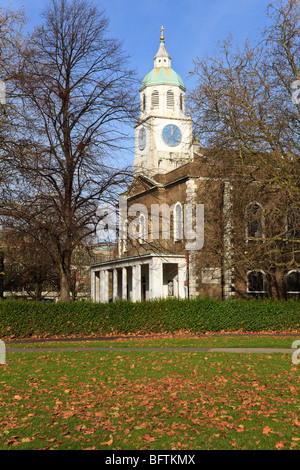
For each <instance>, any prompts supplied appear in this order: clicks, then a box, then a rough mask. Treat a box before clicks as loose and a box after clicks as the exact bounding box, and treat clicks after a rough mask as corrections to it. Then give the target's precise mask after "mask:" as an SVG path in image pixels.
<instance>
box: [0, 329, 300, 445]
mask: <svg viewBox="0 0 300 470" xmlns="http://www.w3.org/2000/svg"><path fill="white" fill-rule="evenodd" d="M232 339H233V338H230V342H231V345H232ZM268 339H270V338H268ZM272 340H273V338H272ZM101 344H103V343H101ZM110 344H111V343H110ZM119 344H120V343H119ZM219 345H220V342H219V338H218V346H219ZM287 347H290V343H289V345H288V346H287ZM299 367H300V366H296V365H294V364H292V361H291V355H290V354H277V353H274V354H272V355H265V354H264V355H263V354H255V355H251V354H220V353H198V352H197V353H195V352H175V351H173V352H168V351H159V352H148V351H143V350H141V349H140V350H137V351H128V352H127V351H125V352H123V351H111V350H110V351H107V352H106V351H104V352H102V351H101V352H99V351H97V352H94V351H92V352H91V351H84V350H82V351H79V352H71V351H57V352H51V353H46V352H45V351H42V350H41V352H27V353H12V352H9V350H8V352H7V364H6V365H2V366H1V365H0V397H1V401H0V449H1V450H3V449H10V448H12V449H18V450H19V449H20V450H21V449H35V450H36V449H74V450H75V449H90V448H95V449H106V450H111V449H114V450H119V449H120V450H121V449H126V450H130V449H154V450H164V449H165V450H166V449H176V450H177V449H178V450H186V449H193V450H196V449H296V450H300V444H299V443H300V438H299V426H300V421H299V411H300V405H299V371H300V369H299Z"/></svg>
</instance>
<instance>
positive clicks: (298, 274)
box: [286, 269, 300, 294]
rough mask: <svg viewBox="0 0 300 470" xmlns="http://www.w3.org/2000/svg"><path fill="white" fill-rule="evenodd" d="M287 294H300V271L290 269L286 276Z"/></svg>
mask: <svg viewBox="0 0 300 470" xmlns="http://www.w3.org/2000/svg"><path fill="white" fill-rule="evenodd" d="M286 292H287V294H300V271H298V270H296V269H295V270H293V271H290V272H289V273H288V274H287V276H286Z"/></svg>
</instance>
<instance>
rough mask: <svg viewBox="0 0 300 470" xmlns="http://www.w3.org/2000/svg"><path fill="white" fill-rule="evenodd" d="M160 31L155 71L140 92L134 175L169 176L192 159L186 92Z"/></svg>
mask: <svg viewBox="0 0 300 470" xmlns="http://www.w3.org/2000/svg"><path fill="white" fill-rule="evenodd" d="M163 31H164V28H163V27H162V28H161V36H160V46H159V49H158V52H157V54H156V56H155V57H154V69H153V70H152V71H151V72H149V73H148V74H147V75H146V77H145V78H144V80H143V82H142V85H141V88H140V90H139V91H140V102H141V115H140V118H138V119H137V124H136V126H135V159H134V165H133V172H134V174H135V175H137V174H139V173H141V174H144V175H148V176H152V175H154V174H157V173H167V172H169V171H171V170H174V169H175V168H177V167H179V166H181V165H183V164H185V163H187V162H188V161H191V160H192V159H193V149H192V119H191V117H190V116H186V115H185V91H186V88H185V86H184V83H183V81H182V79H181V78H180V76H179V75H178V74H177V73H176V72H175V71H174V70H172V68H171V57H170V56H169V54H168V53H167V51H166V48H165V40H164V34H163Z"/></svg>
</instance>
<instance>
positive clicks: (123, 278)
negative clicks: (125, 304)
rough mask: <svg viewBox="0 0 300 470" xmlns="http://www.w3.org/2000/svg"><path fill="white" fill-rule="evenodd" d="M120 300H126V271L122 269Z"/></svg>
mask: <svg viewBox="0 0 300 470" xmlns="http://www.w3.org/2000/svg"><path fill="white" fill-rule="evenodd" d="M122 299H123V300H127V269H126V268H122Z"/></svg>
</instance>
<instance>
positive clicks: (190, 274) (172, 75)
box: [91, 29, 300, 302]
mask: <svg viewBox="0 0 300 470" xmlns="http://www.w3.org/2000/svg"><path fill="white" fill-rule="evenodd" d="M185 92H186V89H185V86H184V83H183V81H182V79H181V78H180V76H179V75H178V74H177V73H176V72H175V71H174V70H173V69H172V68H171V58H170V56H169V54H168V53H167V51H166V47H165V40H164V35H163V29H162V31H161V38H160V45H159V50H158V52H157V54H156V56H155V58H154V68H153V69H152V71H151V72H149V73H148V74H147V75H146V77H145V78H144V80H143V82H142V85H141V88H140V107H141V113H140V117H139V118H138V119H137V122H136V125H135V143H136V144H135V160H134V165H133V175H134V178H133V183H132V185H131V186H130V187H129V188H128V190H127V191H126V193H125V194H123V195H122V203H121V206H122V204H123V206H122V207H120V218H119V239H118V257H117V258H116V259H111V260H109V261H105V262H102V263H95V264H93V265H92V266H91V298H92V299H93V300H94V301H100V302H108V301H109V300H116V299H128V300H132V301H142V300H149V299H154V298H161V297H172V296H176V297H180V298H187V297H189V298H194V297H197V296H210V297H217V298H222V299H228V298H233V297H241V298H253V297H259V298H261V297H276V298H286V299H287V298H299V292H300V270H299V261H300V259H299V249H294V246H297V245H295V243H296V242H297V241H298V243H299V238H300V229H299V214H298V213H296V215H295V213H294V214H293V217H291V216H289V210H288V202H287V201H286V200H285V197H284V196H283V195H282V194H281V193H280V191H279V190H276V188H272V191H265V189H264V184H263V182H261V181H263V179H262V178H261V173H260V171H259V170H257V169H256V170H253V168H246V169H245V171H244V173H243V177H242V178H241V176H240V173H238V172H236V171H235V168H234V165H231V164H230V162H231V161H232V160H231V159H230V158H228V159H226V156H223V157H224V158H221V159H220V158H219V159H216V158H214V155H215V154H214V152H212V151H208V150H203V149H201V148H200V147H199V143H198V142H197V140H196V139H195V138H194V137H193V133H192V119H191V116H190V115H189V112H188V111H186V110H185ZM278 206H280V207H285V206H286V207H287V208H286V211H285V212H284V211H283V212H284V214H285V215H284V216H283V212H282V211H278V210H277V208H278ZM289 225H291V227H290V226H289ZM278 234H281V235H282V234H284V236H281V238H280V237H279V239H280V240H279V241H278V236H277V235H278ZM267 240H268V242H267ZM269 240H272V243H271V242H270V241H269ZM298 246H299V245H298ZM291 252H293V255H292V256H291Z"/></svg>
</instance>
